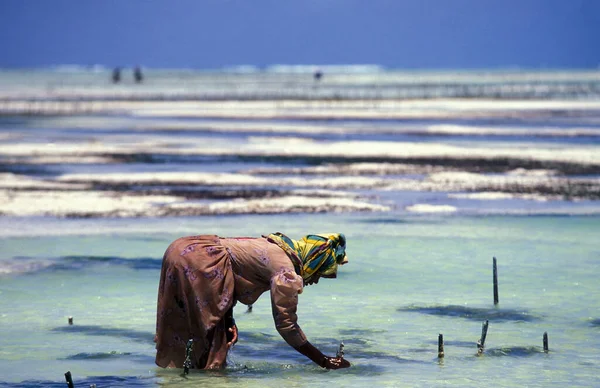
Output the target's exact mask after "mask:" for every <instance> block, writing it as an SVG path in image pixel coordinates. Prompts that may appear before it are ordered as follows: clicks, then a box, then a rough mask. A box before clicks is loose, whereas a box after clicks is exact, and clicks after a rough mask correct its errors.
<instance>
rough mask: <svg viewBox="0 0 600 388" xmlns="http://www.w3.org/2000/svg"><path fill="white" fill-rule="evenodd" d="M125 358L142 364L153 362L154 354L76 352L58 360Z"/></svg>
mask: <svg viewBox="0 0 600 388" xmlns="http://www.w3.org/2000/svg"><path fill="white" fill-rule="evenodd" d="M118 359H126V360H129V361H133V362H139V363H143V364H152V363H154V356H149V355H143V354H136V353H130V352H117V351H114V350H113V351H112V352H97V353H86V352H84V353H77V354H73V355H71V356H67V357H64V358H60V360H79V361H106V360H118Z"/></svg>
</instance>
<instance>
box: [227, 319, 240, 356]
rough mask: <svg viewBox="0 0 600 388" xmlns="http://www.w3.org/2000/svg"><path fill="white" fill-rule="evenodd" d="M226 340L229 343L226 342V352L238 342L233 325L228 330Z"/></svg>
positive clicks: (236, 329)
mask: <svg viewBox="0 0 600 388" xmlns="http://www.w3.org/2000/svg"><path fill="white" fill-rule="evenodd" d="M227 339H228V340H229V342H227V350H229V349H231V347H232V346H233V345H235V344H236V342H237V341H238V328H237V325H236V324H235V323H234V324H233V326H231V327H230V328H229V333H227Z"/></svg>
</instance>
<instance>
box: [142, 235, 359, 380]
mask: <svg viewBox="0 0 600 388" xmlns="http://www.w3.org/2000/svg"><path fill="white" fill-rule="evenodd" d="M347 261H348V260H347V258H346V238H345V237H344V235H343V234H338V233H331V234H312V235H307V236H305V237H303V238H302V239H301V240H298V241H295V240H292V239H290V238H289V237H287V236H285V235H284V234H282V233H274V234H270V235H268V236H262V237H260V238H250V237H242V238H224V237H218V236H215V235H201V236H190V237H183V238H180V239H177V240H175V241H174V242H173V243H172V244H171V245H170V246H169V248H168V249H167V251H166V252H165V255H164V257H163V264H162V270H161V276H160V284H159V289H158V311H157V317H156V337H155V339H154V340H155V342H156V350H157V352H156V364H157V365H158V366H161V367H163V368H173V367H174V368H181V367H183V363H184V361H185V357H186V344H187V342H188V340H189V339H192V340H193V349H192V352H191V367H192V368H198V369H218V368H222V367H225V359H226V357H227V351H228V350H229V349H230V348H231V346H233V344H235V343H236V342H237V339H238V332H237V326H236V325H235V321H234V319H233V306H234V305H235V303H236V302H237V301H239V302H241V303H243V304H246V305H251V304H253V303H254V302H255V301H256V300H257V299H258V297H259V296H260V295H261V294H262V293H263V292H265V291H270V293H271V305H272V310H273V319H274V320H275V327H276V328H277V331H278V332H279V334H280V335H281V336H282V337H283V339H284V340H285V341H286V342H287V343H288V344H289V345H291V346H292V347H293V348H294V349H296V350H297V351H298V352H300V353H301V354H303V355H305V356H306V357H308V358H309V359H311V360H312V361H314V362H315V363H316V364H317V365H319V366H321V367H323V368H327V369H339V368H347V367H349V366H350V363H349V362H348V361H346V360H345V359H343V358H341V357H339V358H336V357H327V356H325V355H323V353H321V352H320V351H319V350H318V349H317V348H315V347H314V346H313V345H312V344H311V343H310V342H309V341H308V340H307V339H306V336H305V335H304V333H303V332H302V329H300V327H299V326H298V324H297V316H296V308H297V305H298V294H300V293H302V290H303V287H304V286H305V285H310V284H316V283H318V282H319V279H320V278H321V277H324V278H335V277H336V274H337V267H338V265H343V264H345V263H347Z"/></svg>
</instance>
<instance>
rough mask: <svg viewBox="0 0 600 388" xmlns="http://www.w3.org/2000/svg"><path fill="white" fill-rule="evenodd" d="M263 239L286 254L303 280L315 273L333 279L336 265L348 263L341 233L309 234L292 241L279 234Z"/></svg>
mask: <svg viewBox="0 0 600 388" xmlns="http://www.w3.org/2000/svg"><path fill="white" fill-rule="evenodd" d="M265 237H266V238H267V240H269V241H270V242H272V243H275V244H277V245H278V246H279V247H280V248H281V249H283V250H284V251H285V253H287V255H288V256H289V258H290V260H292V263H293V264H294V268H295V269H296V273H297V274H298V275H300V276H302V278H303V279H304V280H306V279H308V278H310V277H311V276H312V275H313V274H315V273H317V274H319V275H320V276H324V277H328V276H329V277H334V276H335V275H336V274H337V267H338V265H339V264H345V263H347V262H348V258H347V257H346V237H345V236H344V235H343V234H342V233H325V234H309V235H307V236H304V237H302V239H301V240H292V239H291V238H289V237H287V236H286V235H284V234H283V233H279V232H278V233H272V234H270V235H268V236H265Z"/></svg>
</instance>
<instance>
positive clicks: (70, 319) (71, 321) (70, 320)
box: [69, 317, 73, 325]
mask: <svg viewBox="0 0 600 388" xmlns="http://www.w3.org/2000/svg"><path fill="white" fill-rule="evenodd" d="M72 324H73V317H69V325H72Z"/></svg>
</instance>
